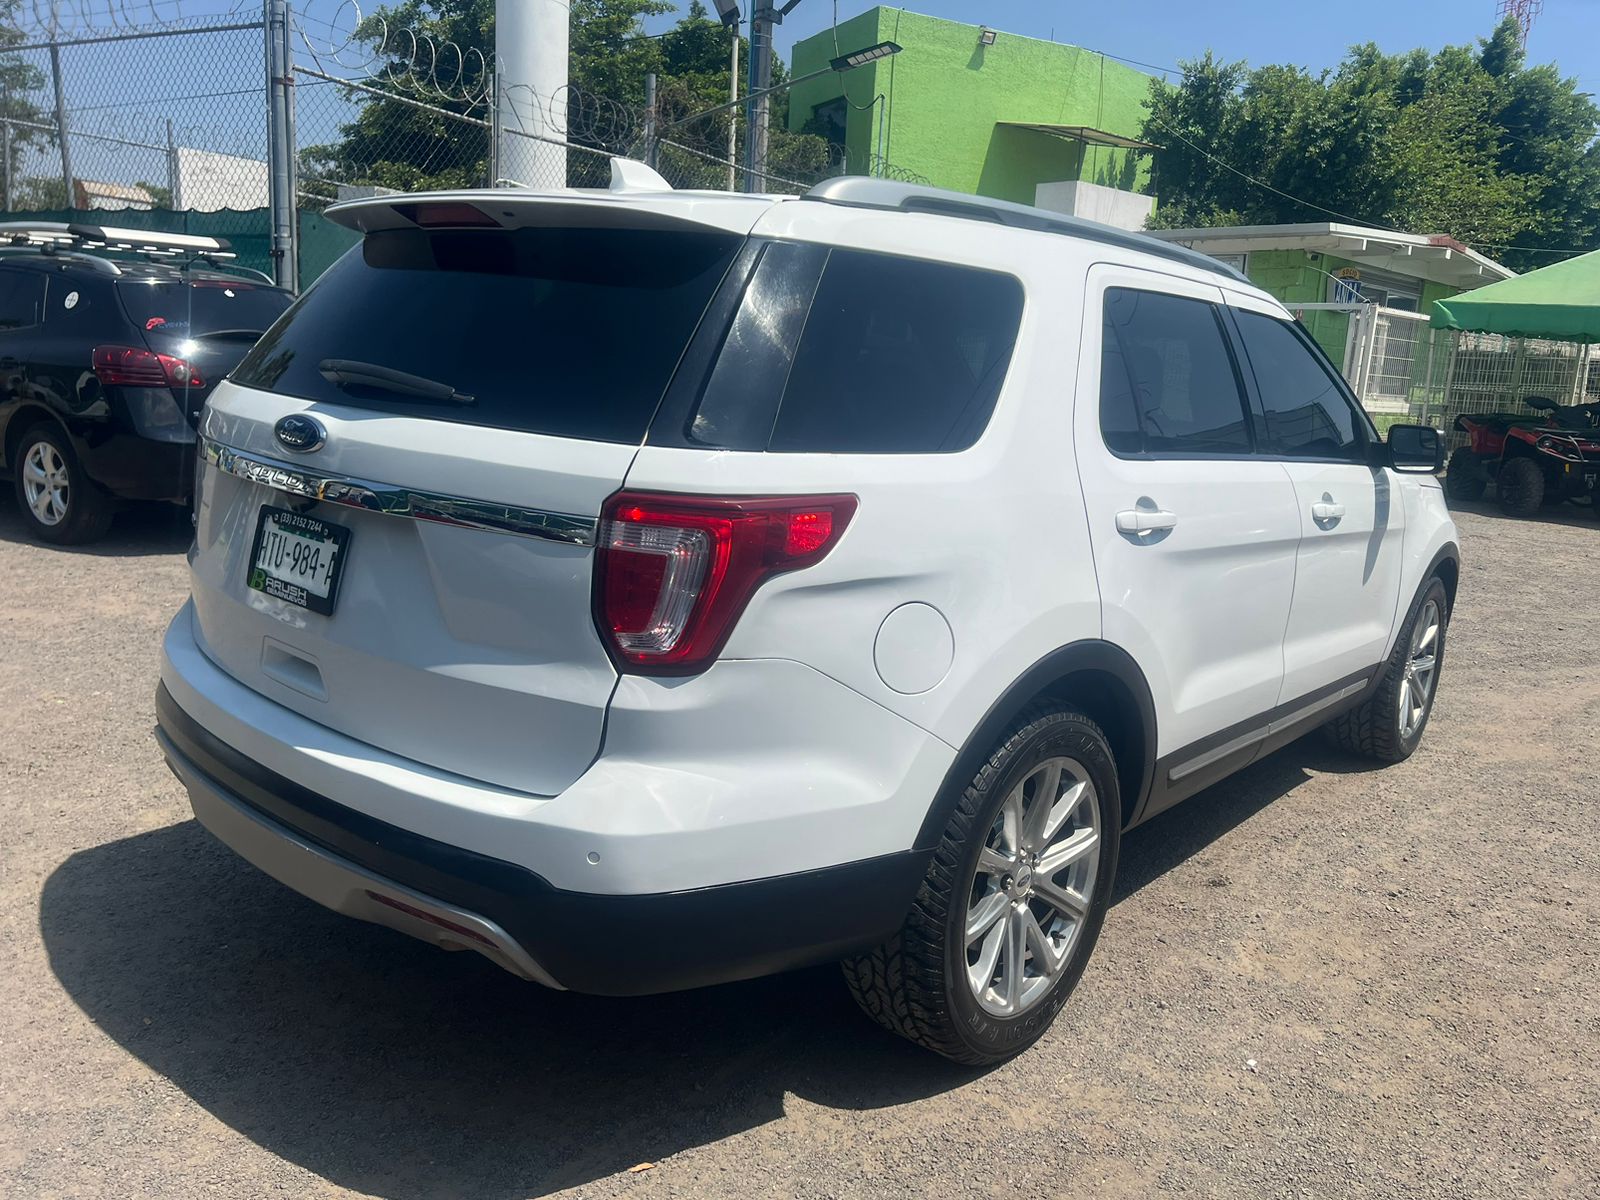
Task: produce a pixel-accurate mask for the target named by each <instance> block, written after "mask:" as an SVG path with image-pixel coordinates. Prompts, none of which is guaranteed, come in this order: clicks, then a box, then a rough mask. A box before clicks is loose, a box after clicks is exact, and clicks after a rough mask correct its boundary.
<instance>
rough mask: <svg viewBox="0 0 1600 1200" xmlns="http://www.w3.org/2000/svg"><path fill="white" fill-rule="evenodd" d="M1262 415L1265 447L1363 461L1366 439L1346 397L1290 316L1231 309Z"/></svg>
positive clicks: (1292, 453)
mask: <svg viewBox="0 0 1600 1200" xmlns="http://www.w3.org/2000/svg"><path fill="white" fill-rule="evenodd" d="M1234 316H1235V317H1236V319H1237V320H1238V323H1239V336H1240V339H1241V340H1242V341H1243V342H1244V348H1245V355H1246V357H1248V358H1249V360H1250V369H1251V371H1252V372H1253V373H1254V375H1255V380H1256V390H1257V391H1258V392H1259V393H1260V394H1261V407H1262V409H1263V411H1264V413H1265V416H1266V425H1267V430H1266V432H1267V440H1268V443H1269V448H1270V449H1271V450H1272V451H1273V452H1274V453H1277V454H1284V455H1288V456H1290V457H1293V458H1338V459H1350V460H1354V461H1361V459H1362V458H1363V453H1364V449H1365V447H1364V441H1365V439H1364V438H1363V436H1362V431H1361V427H1360V425H1359V424H1358V423H1357V421H1356V416H1355V412H1354V411H1353V410H1352V409H1351V407H1350V403H1349V401H1347V400H1346V399H1345V398H1344V395H1343V393H1342V392H1340V390H1339V387H1338V384H1337V383H1336V382H1335V381H1334V380H1333V378H1332V377H1331V376H1330V375H1329V374H1328V371H1327V369H1326V368H1325V367H1324V366H1323V365H1322V363H1321V362H1320V361H1319V360H1318V358H1317V356H1316V354H1315V353H1314V352H1313V351H1312V350H1311V348H1310V347H1309V346H1308V345H1306V342H1305V340H1304V337H1303V335H1302V334H1301V333H1300V331H1299V330H1298V329H1297V328H1296V327H1295V326H1294V325H1293V323H1291V322H1289V321H1283V320H1279V319H1277V318H1274V317H1268V316H1265V315H1263V314H1261V313H1253V312H1244V311H1235V313H1234Z"/></svg>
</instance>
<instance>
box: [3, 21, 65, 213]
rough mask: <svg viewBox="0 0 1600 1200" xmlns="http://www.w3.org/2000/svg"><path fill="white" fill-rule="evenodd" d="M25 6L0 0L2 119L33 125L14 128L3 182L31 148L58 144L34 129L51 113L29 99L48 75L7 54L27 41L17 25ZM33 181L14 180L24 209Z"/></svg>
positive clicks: (59, 184) (59, 188) (62, 190)
mask: <svg viewBox="0 0 1600 1200" xmlns="http://www.w3.org/2000/svg"><path fill="white" fill-rule="evenodd" d="M21 5H22V0H0V117H5V118H9V119H10V120H12V121H28V122H30V123H31V124H29V125H12V126H11V153H10V154H9V155H6V154H3V153H0V180H4V179H6V178H8V177H10V176H12V175H14V174H15V172H16V171H17V170H19V169H20V167H21V165H22V155H23V153H24V152H25V151H26V149H27V148H28V147H29V146H33V145H46V144H53V143H54V141H55V137H54V135H53V134H51V133H50V132H49V131H48V130H46V129H37V128H34V126H35V125H39V124H45V123H48V121H49V120H50V117H51V114H50V113H48V112H46V111H44V110H43V109H41V108H40V107H39V106H38V105H37V104H34V103H33V101H31V100H30V99H28V96H29V94H30V93H33V92H37V91H38V90H39V89H41V88H43V87H44V84H45V78H44V72H43V71H41V70H40V69H39V68H38V67H37V66H35V65H34V64H33V63H31V62H29V61H28V60H27V59H26V58H24V57H23V56H22V55H20V54H7V53H5V50H6V48H7V47H10V46H17V45H20V44H21V43H22V42H23V41H24V38H23V36H22V33H21V31H20V30H19V29H18V28H17V25H16V16H17V9H18V8H20V7H21ZM32 182H34V181H32V180H23V179H20V178H18V179H15V180H13V187H12V191H13V192H14V193H15V195H14V196H13V203H16V204H17V206H18V207H19V208H20V209H26V208H27V207H28V206H27V205H25V204H23V203H22V200H24V199H25V198H27V197H25V196H23V195H22V193H23V192H24V191H25V190H26V188H27V185H28V184H30V183H32ZM55 182H56V189H57V191H58V192H60V193H61V194H62V195H65V194H66V185H65V184H64V183H63V182H62V181H61V180H59V179H58V180H56V181H55ZM0 186H3V184H0Z"/></svg>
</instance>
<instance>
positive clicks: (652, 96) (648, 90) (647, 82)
mask: <svg viewBox="0 0 1600 1200" xmlns="http://www.w3.org/2000/svg"><path fill="white" fill-rule="evenodd" d="M657 157H658V156H657V154H656V73H655V72H654V71H651V72H650V73H649V74H647V75H646V76H645V77H644V161H645V165H646V166H648V167H649V168H650V169H651V170H652V171H653V170H655V166H656V160H657Z"/></svg>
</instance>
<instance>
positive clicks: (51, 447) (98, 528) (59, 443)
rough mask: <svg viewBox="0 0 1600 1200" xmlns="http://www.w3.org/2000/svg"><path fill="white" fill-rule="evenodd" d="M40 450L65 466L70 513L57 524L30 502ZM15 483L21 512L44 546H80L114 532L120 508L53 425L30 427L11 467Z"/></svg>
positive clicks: (18, 447)
mask: <svg viewBox="0 0 1600 1200" xmlns="http://www.w3.org/2000/svg"><path fill="white" fill-rule="evenodd" d="M36 447H38V448H40V450H41V453H42V454H44V455H45V456H47V457H49V456H53V460H52V461H56V462H59V463H60V464H61V467H60V469H61V471H62V472H63V473H64V475H65V478H66V481H67V486H66V489H65V492H64V496H65V508H66V511H65V512H64V513H62V514H61V515H60V516H59V517H58V518H57V519H55V520H54V521H49V520H45V519H43V518H42V517H41V516H40V515H39V513H37V512H35V511H34V508H33V506H32V505H31V504H30V503H29V502H28V487H29V475H28V463H29V459H30V458H31V457H32V456H33V454H34V451H35V448H36ZM11 474H12V477H13V479H14V481H15V484H16V488H15V492H16V497H17V508H18V509H19V510H20V511H21V513H22V520H23V523H24V524H25V525H27V527H28V531H29V532H30V533H32V534H33V536H34V537H36V538H38V539H39V540H40V541H42V542H53V543H54V544H56V545H58V546H80V545H82V544H83V543H85V542H93V541H96V540H97V539H99V538H102V537H104V536H105V533H106V530H107V529H109V528H111V518H112V516H113V515H114V514H115V512H116V506H115V504H114V503H113V502H112V499H111V497H110V496H108V495H106V493H105V492H104V491H102V490H101V489H100V487H99V485H98V484H96V483H95V482H94V481H93V480H91V479H90V478H89V477H88V476H87V475H86V474H84V471H83V466H82V465H81V464H80V463H79V462H78V456H77V455H76V454H74V453H73V452H72V443H71V441H70V440H68V438H67V436H66V434H64V433H62V432H61V430H60V429H58V428H56V426H54V425H52V424H50V423H49V422H45V421H41V422H40V423H38V424H37V425H33V426H30V427H29V428H28V429H27V430H25V431H24V432H23V434H22V438H21V440H20V441H19V442H18V443H17V454H16V458H15V459H14V460H13V461H12V464H11Z"/></svg>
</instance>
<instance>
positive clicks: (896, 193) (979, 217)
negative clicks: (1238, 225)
mask: <svg viewBox="0 0 1600 1200" xmlns="http://www.w3.org/2000/svg"><path fill="white" fill-rule="evenodd" d="M800 198H801V199H802V200H820V201H822V202H823V203H825V204H841V205H844V206H845V207H847V208H881V209H890V210H893V211H896V212H921V213H933V214H935V215H936V216H941V217H958V218H961V219H962V220H967V221H987V222H989V223H990V224H993V225H1008V226H1010V227H1011V228H1013V229H1033V230H1037V231H1038V232H1041V233H1058V234H1061V235H1063V236H1065V237H1075V238H1082V239H1084V240H1085V241H1091V242H1101V243H1103V244H1105V245H1108V246H1118V247H1121V248H1122V249H1124V250H1136V251H1138V252H1139V253H1140V254H1149V255H1153V256H1154V257H1156V258H1165V259H1168V260H1170V261H1172V262H1180V263H1183V264H1184V265H1185V266H1190V267H1195V268H1197V269H1199V270H1201V271H1209V272H1211V273H1212V274H1214V275H1222V276H1225V277H1226V278H1228V279H1230V280H1233V281H1235V282H1242V283H1249V282H1250V281H1249V279H1247V278H1246V277H1245V276H1244V274H1243V273H1242V272H1240V271H1237V270H1235V269H1234V268H1233V267H1230V266H1228V265H1227V264H1226V263H1221V262H1218V261H1217V260H1216V259H1214V258H1212V257H1210V256H1209V255H1205V254H1201V253H1200V252H1199V251H1198V250H1190V249H1188V248H1187V247H1184V246H1174V245H1173V244H1172V243H1171V242H1163V241H1160V240H1158V239H1156V238H1152V237H1145V236H1144V234H1142V233H1133V232H1131V231H1129V230H1126V229H1118V228H1117V227H1116V226H1114V225H1102V224H1100V222H1098V221H1086V220H1084V219H1083V218H1082V217H1069V216H1067V215H1065V214H1064V213H1054V212H1050V211H1048V210H1046V209H1043V208H1033V207H1032V206H1030V205H1027V204H1015V203H1013V202H1011V201H1010V200H991V199H990V198H989V197H987V196H970V195H968V194H967V193H965V192H952V191H947V190H946V189H944V188H936V187H926V186H923V185H920V184H915V183H901V182H900V181H899V180H895V179H871V178H868V177H867V176H864V175H841V176H839V177H838V178H835V179H825V180H823V181H822V182H821V183H819V184H817V185H816V187H814V188H812V189H811V190H810V191H808V192H806V193H805V195H803V196H801V197H800Z"/></svg>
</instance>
